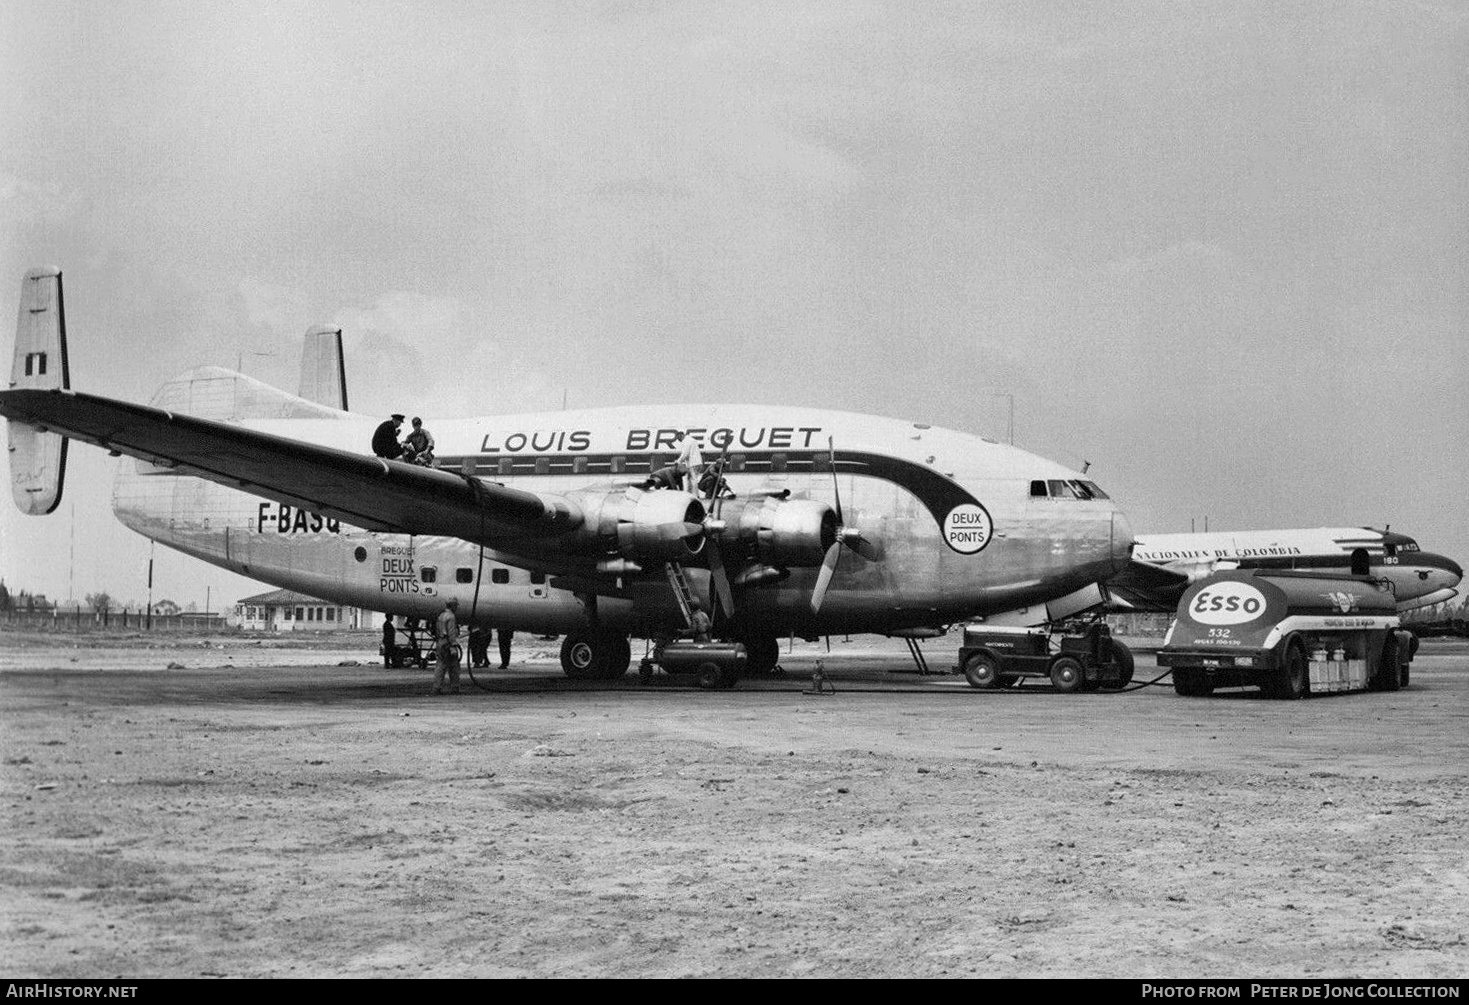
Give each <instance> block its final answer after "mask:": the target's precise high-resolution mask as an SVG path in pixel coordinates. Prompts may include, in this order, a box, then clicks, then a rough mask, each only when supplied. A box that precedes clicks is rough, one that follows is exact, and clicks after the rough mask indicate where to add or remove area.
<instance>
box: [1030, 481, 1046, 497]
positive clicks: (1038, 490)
mask: <svg viewBox="0 0 1469 1005" xmlns="http://www.w3.org/2000/svg"><path fill="white" fill-rule="evenodd" d="M1030 494H1031V497H1032V498H1040V499H1044V498H1045V496H1046V483H1045V482H1043V481H1041V480H1040V479H1039V478H1037V479H1036V480H1035V481H1033V482H1031V483H1030Z"/></svg>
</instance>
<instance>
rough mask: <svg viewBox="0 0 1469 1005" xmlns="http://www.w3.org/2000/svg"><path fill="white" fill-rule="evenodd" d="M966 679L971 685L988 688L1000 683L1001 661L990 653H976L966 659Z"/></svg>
mask: <svg viewBox="0 0 1469 1005" xmlns="http://www.w3.org/2000/svg"><path fill="white" fill-rule="evenodd" d="M964 679H965V680H967V681H968V682H969V686H970V687H977V688H980V689H988V688H992V687H998V686H999V684H1000V661H999V660H997V659H996V658H995V657H993V656H991V655H990V654H989V653H975V654H974V655H973V656H971V657H969V659H967V660H965V661H964Z"/></svg>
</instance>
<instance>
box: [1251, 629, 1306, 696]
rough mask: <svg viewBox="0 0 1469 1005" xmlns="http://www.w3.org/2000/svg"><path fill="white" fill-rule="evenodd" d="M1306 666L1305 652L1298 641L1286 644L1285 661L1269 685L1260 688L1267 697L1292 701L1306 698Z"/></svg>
mask: <svg viewBox="0 0 1469 1005" xmlns="http://www.w3.org/2000/svg"><path fill="white" fill-rule="evenodd" d="M1309 669H1310V668H1309V667H1307V666H1306V650H1305V649H1303V648H1302V647H1301V643H1300V640H1299V639H1292V640H1291V641H1290V642H1288V643H1286V647H1285V659H1284V660H1282V661H1281V664H1280V668H1279V669H1277V670H1276V671H1275V672H1274V674H1273V676H1272V677H1271V678H1270V681H1269V683H1267V684H1265V685H1264V686H1263V687H1261V688H1260V690H1261V691H1263V692H1264V693H1265V695H1266V696H1267V697H1270V698H1280V699H1284V700H1287V701H1294V700H1295V699H1297V698H1304V697H1306V695H1307V693H1309V691H1310V685H1311V678H1310V676H1309Z"/></svg>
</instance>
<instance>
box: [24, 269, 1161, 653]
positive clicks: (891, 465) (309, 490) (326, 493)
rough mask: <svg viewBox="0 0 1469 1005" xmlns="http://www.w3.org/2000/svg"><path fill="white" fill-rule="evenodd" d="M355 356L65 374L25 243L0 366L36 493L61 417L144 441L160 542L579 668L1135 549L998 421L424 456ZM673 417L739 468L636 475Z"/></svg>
mask: <svg viewBox="0 0 1469 1005" xmlns="http://www.w3.org/2000/svg"><path fill="white" fill-rule="evenodd" d="M343 373H344V371H343V368H342V358H341V336H340V332H339V331H334V330H331V329H313V330H312V332H310V333H308V344H307V352H306V356H305V359H304V361H303V368H302V383H301V389H300V393H299V394H291V393H288V392H285V391H282V390H279V389H276V388H273V387H270V386H268V385H266V384H263V383H261V382H259V381H257V380H254V379H252V378H250V377H247V376H245V375H243V374H239V373H235V372H232V371H229V370H225V369H222V368H218V367H203V368H200V369H196V370H193V371H191V372H189V373H186V374H183V375H182V376H179V377H177V378H175V379H173V380H171V381H169V382H168V383H166V384H165V385H164V386H163V387H162V389H161V390H160V391H159V392H158V393H157V395H156V396H155V397H154V399H153V402H152V404H150V405H140V404H134V403H129V402H126V401H120V400H115V399H110V398H105V397H101V396H97V395H91V394H85V393H82V392H78V391H73V390H71V389H70V386H69V375H68V367H67V358H66V342H65V320H64V311H63V304H62V285H61V274H60V271H59V270H57V269H35V270H32V271H31V272H29V273H27V275H26V277H25V279H24V281H23V293H22V298H21V304H20V311H19V322H18V324H17V334H16V347H15V360H14V365H13V370H12V375H11V383H10V389H9V390H5V391H0V414H3V415H4V416H6V418H7V419H9V435H10V443H11V455H10V457H11V469H12V482H13V486H12V488H13V494H14V496H15V499H16V502H17V504H18V505H19V506H20V508H21V509H22V510H23V511H25V512H27V513H31V514H42V513H47V512H51V511H53V510H54V509H55V508H56V506H57V504H58V503H59V501H60V498H61V491H62V484H63V474H64V469H65V461H66V443H67V439H68V438H69V439H75V440H81V441H83V442H86V443H90V444H94V445H96V446H99V447H102V448H103V449H106V450H108V451H110V452H112V453H113V454H115V455H126V457H127V458H130V459H128V460H123V461H121V462H120V467H119V471H118V475H117V481H116V488H115V492H114V497H113V508H114V510H115V512H116V514H117V516H118V517H119V518H120V519H121V520H122V522H123V523H124V524H126V525H127V526H128V527H130V528H132V529H134V530H136V531H138V532H139V533H141V534H143V535H145V536H147V537H149V538H152V539H153V540H155V541H158V542H159V543H161V544H164V545H167V546H169V547H172V548H176V549H178V550H179V551H182V552H184V553H186V554H189V555H192V556H194V557H196V558H199V559H202V560H204V561H206V562H211V563H213V564H215V565H219V566H221V567H224V568H227V569H230V570H232V571H235V572H239V573H243V574H244V575H246V576H249V577H251V578H254V579H258V580H263V581H265V582H268V583H273V584H276V585H278V586H282V587H288V588H290V589H294V590H299V591H302V592H305V593H309V594H312V595H315V596H319V597H322V598H327V599H330V600H333V601H337V602H341V603H344V604H350V605H355V606H359V607H363V608H366V609H369V610H377V611H384V612H389V613H392V614H397V615H411V616H416V617H420V618H426V617H431V616H433V615H434V614H435V613H436V612H437V611H438V610H440V609H441V608H442V606H443V604H444V602H445V600H446V598H449V597H456V598H458V600H459V603H460V607H459V610H460V616H461V620H462V621H464V622H467V623H469V624H472V625H480V626H493V627H500V628H511V629H525V630H530V631H534V632H554V633H557V634H561V635H564V636H565V637H566V639H565V642H564V644H563V646H562V664H563V667H564V669H565V670H566V672H567V673H568V674H569V675H571V676H575V677H585V678H602V677H607V678H610V677H615V676H619V675H621V674H623V673H625V672H626V670H627V669H628V667H629V663H630V645H629V641H628V639H629V636H630V635H631V636H635V637H643V638H652V637H658V636H660V635H664V634H667V633H669V632H670V631H673V630H676V629H678V628H679V627H681V625H682V624H683V621H684V611H683V608H684V606H685V604H686V601H687V600H688V599H690V598H693V599H698V600H700V601H702V602H703V603H704V604H705V605H706V609H709V610H712V611H713V612H714V614H715V630H716V634H717V635H718V636H720V637H722V638H726V639H733V640H739V641H741V642H743V643H744V644H745V646H746V647H747V648H748V651H749V665H750V667H751V668H752V669H755V670H759V669H762V668H769V667H771V666H773V665H774V663H775V659H776V651H777V640H778V639H779V638H782V637H785V636H787V635H791V634H794V635H799V636H802V637H805V638H815V637H819V636H821V635H824V634H835V633H885V634H892V635H908V636H917V635H924V634H933V633H936V632H938V631H939V630H942V629H943V628H945V627H946V626H948V625H950V624H952V623H955V622H958V621H962V620H965V619H969V618H973V617H976V616H991V617H993V618H994V619H996V620H1002V619H1003V618H1004V617H1005V616H1006V615H1007V614H1010V613H1014V612H1018V611H1025V612H1028V613H1033V612H1035V611H1041V612H1042V613H1043V614H1048V615H1050V616H1053V617H1058V616H1064V615H1065V614H1068V613H1071V612H1073V611H1076V610H1079V609H1082V608H1086V607H1089V606H1092V605H1094V604H1096V603H1097V602H1099V601H1100V599H1101V591H1100V588H1099V586H1098V584H1099V583H1101V582H1103V581H1105V580H1107V579H1109V578H1110V577H1112V576H1113V575H1114V574H1116V573H1118V572H1119V571H1120V570H1122V569H1123V568H1124V567H1126V566H1127V565H1128V553H1129V549H1130V548H1131V545H1132V535H1131V533H1130V531H1129V529H1128V526H1127V523H1126V521H1125V519H1124V518H1123V516H1122V514H1121V513H1120V512H1119V511H1118V509H1117V507H1116V506H1115V505H1114V503H1113V502H1112V500H1111V499H1109V498H1108V497H1107V495H1106V494H1105V493H1104V492H1102V491H1101V489H1100V488H1098V487H1097V486H1096V485H1095V483H1093V482H1091V481H1088V480H1086V476H1084V475H1082V474H1080V473H1078V472H1075V471H1072V470H1069V469H1067V468H1065V467H1063V466H1062V465H1059V464H1056V463H1054V462H1052V461H1048V460H1045V459H1043V458H1040V457H1037V456H1035V455H1033V454H1030V453H1027V452H1025V451H1022V450H1019V449H1016V448H1015V447H1013V446H1009V445H1006V444H1002V443H997V442H994V441H992V440H988V439H984V438H981V437H978V436H972V435H967V434H964V433H961V432H956V431H953V430H948V429H941V428H936V427H931V426H929V425H927V424H924V423H917V422H906V421H900V420H896V419H887V418H879V417H876V416H871V415H859V414H854V413H850V412H838V411H829V410H819V409H808V408H782V407H774V406H757V405H672V404H669V405H663V404H656V405H639V406H630V407H623V408H602V409H588V410H581V411H575V410H573V411H561V412H554V413H544V414H524V415H497V416H491V417H487V418H475V419H460V420H452V419H449V420H446V419H442V418H438V417H434V416H428V417H426V422H427V425H428V426H429V427H430V428H431V429H432V430H433V431H434V434H435V437H436V440H437V455H438V456H437V461H436V462H435V466H434V467H420V466H417V465H414V464H410V463H405V462H403V461H400V460H388V459H383V458H380V457H376V456H373V455H371V454H370V453H368V452H367V449H368V444H369V442H370V440H371V438H372V435H373V431H374V427H375V426H376V425H377V424H378V421H379V417H369V416H366V415H362V414H359V413H353V412H351V411H349V410H348V408H347V394H346V383H345V380H344V378H343ZM679 430H684V431H687V432H688V433H689V434H690V435H692V436H693V437H694V438H695V439H697V440H698V441H699V442H700V443H701V444H702V446H703V450H704V453H705V458H706V460H711V461H715V462H716V463H717V464H718V466H719V467H720V468H721V469H722V470H723V472H724V480H723V482H719V481H718V480H717V479H716V480H714V487H713V488H712V489H710V490H708V491H703V490H693V491H684V490H680V489H673V488H661V489H648V488H644V487H643V485H644V483H645V480H646V479H647V478H648V476H649V474H650V473H651V472H654V471H656V470H658V469H660V468H662V467H663V466H665V465H666V464H668V463H669V462H670V461H671V460H672V458H673V456H674V454H675V453H676V447H675V433H676V432H677V431H679ZM1037 481H1039V482H1041V483H1044V484H1047V485H1048V486H1049V485H1054V486H1057V491H1056V492H1054V493H1047V494H1044V495H1039V496H1038V495H1036V494H1035V493H1034V492H1033V491H1032V488H1033V485H1034V484H1035V483H1036V482H1037ZM1063 487H1065V488H1067V489H1069V491H1061V489H1062V488H1063ZM680 591H682V598H683V602H681V601H680V597H681V593H680Z"/></svg>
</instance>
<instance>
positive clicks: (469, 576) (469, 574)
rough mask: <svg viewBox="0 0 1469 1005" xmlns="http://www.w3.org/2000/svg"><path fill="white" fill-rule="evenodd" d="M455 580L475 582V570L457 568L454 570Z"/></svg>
mask: <svg viewBox="0 0 1469 1005" xmlns="http://www.w3.org/2000/svg"><path fill="white" fill-rule="evenodd" d="M454 582H456V583H472V582H474V570H473V569H455V570H454Z"/></svg>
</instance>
